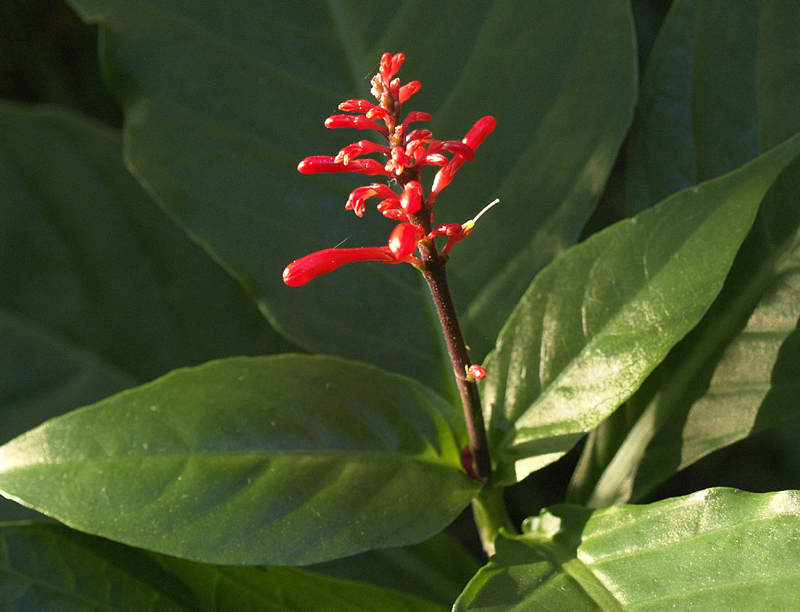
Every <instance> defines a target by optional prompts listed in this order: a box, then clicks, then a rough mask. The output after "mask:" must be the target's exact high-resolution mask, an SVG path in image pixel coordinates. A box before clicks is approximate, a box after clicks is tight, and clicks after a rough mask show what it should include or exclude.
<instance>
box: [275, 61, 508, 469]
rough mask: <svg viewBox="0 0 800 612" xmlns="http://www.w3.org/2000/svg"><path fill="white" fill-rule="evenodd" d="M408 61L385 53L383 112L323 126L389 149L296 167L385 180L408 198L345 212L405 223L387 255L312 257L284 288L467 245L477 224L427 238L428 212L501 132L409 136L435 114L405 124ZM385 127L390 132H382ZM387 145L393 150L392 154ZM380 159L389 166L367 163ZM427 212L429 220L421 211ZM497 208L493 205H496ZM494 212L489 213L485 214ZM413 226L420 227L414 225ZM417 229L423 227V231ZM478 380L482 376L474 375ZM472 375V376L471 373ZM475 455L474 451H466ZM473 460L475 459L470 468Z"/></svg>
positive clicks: (375, 86) (371, 190)
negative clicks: (426, 178)
mask: <svg viewBox="0 0 800 612" xmlns="http://www.w3.org/2000/svg"><path fill="white" fill-rule="evenodd" d="M404 61H405V55H404V54H402V53H397V54H395V55H392V54H390V53H384V54H383V56H382V57H381V61H380V69H379V71H378V74H376V75H375V76H374V77H372V79H371V80H370V84H371V92H372V94H373V96H375V99H376V100H377V104H373V103H372V102H369V101H367V100H360V99H359V100H357V99H353V100H346V101H344V102H342V103H341V104H340V105H339V109H340V110H341V111H344V112H346V113H355V114H351V115H332V116H331V117H329V118H328V119H327V120H326V121H325V125H326V126H327V127H329V128H332V129H334V128H343V127H349V128H354V129H359V130H364V129H370V130H375V131H377V132H379V133H380V134H382V135H383V136H384V137H385V138H386V139H387V140H388V143H386V144H380V145H379V144H376V143H374V142H372V141H370V140H360V141H358V142H355V143H353V144H351V145H348V146H347V147H344V148H343V149H341V150H340V151H339V153H338V154H337V155H336V157H329V156H323V155H320V156H312V157H308V158H306V159H304V160H303V161H302V162H300V164H299V165H298V170H299V171H300V172H302V173H304V174H314V173H318V172H358V173H361V174H366V175H368V176H376V175H380V176H385V177H388V178H391V179H393V180H396V181H397V183H398V184H399V185H400V186H401V188H402V190H403V191H402V194H398V193H396V192H395V191H393V190H392V189H391V188H390V187H389V186H388V185H383V184H380V183H372V184H370V185H368V186H366V187H359V188H357V189H355V190H353V192H352V193H351V194H350V197H349V198H348V200H347V203H346V205H345V208H347V209H348V210H353V211H354V212H355V213H356V214H357V215H358V216H362V215H363V214H364V211H365V209H366V204H365V203H366V200H367V199H369V198H372V197H379V198H383V199H382V200H381V202H380V203H379V204H378V206H377V208H378V212H380V213H381V214H382V215H384V216H385V217H387V218H389V219H393V220H396V221H398V222H399V225H398V226H397V227H396V228H395V230H394V231H393V232H392V235H391V237H390V239H389V243H388V245H387V246H385V247H365V248H358V249H326V250H324V251H320V252H318V253H312V254H311V255H308V256H307V257H304V258H302V259H299V260H297V261H295V262H292V263H291V264H290V265H289V266H288V267H287V268H286V271H285V272H284V280H285V282H286V283H287V284H289V285H300V284H304V283H306V282H308V281H309V280H311V279H312V278H316V277H317V276H320V275H321V274H326V273H328V272H331V271H333V270H335V269H336V268H338V267H339V266H342V265H344V264H346V263H350V262H352V261H382V262H387V263H400V262H407V263H411V264H413V265H415V266H417V267H419V268H423V267H424V266H423V264H422V262H420V261H419V260H418V259H416V258H414V257H413V255H412V253H413V252H414V250H415V249H416V248H417V246H418V245H419V243H420V241H421V240H426V239H430V240H433V239H434V238H435V237H436V236H446V237H447V239H448V240H447V244H445V246H444V248H443V249H442V250H441V254H442V255H447V254H448V253H449V251H450V249H451V248H452V247H453V245H454V244H456V243H458V242H459V241H460V240H463V239H464V238H465V237H466V236H467V235H468V234H469V233H470V231H471V230H472V227H473V225H474V224H475V221H476V220H477V219H478V217H480V215H481V214H483V212H485V210H486V209H484V211H481V213H479V214H478V216H476V217H475V219H472V220H471V221H468V222H467V223H464V224H460V225H459V224H457V223H452V224H448V225H441V226H439V227H437V228H436V229H435V230H433V231H432V232H430V233H429V235H428V236H427V237H426V236H424V230H423V229H422V227H423V226H424V227H428V224H429V223H433V214H432V211H431V210H430V209H431V207H432V206H433V203H434V201H435V200H436V196H437V194H438V193H439V192H440V191H441V190H442V189H444V188H445V187H446V186H447V185H449V184H450V182H451V181H452V180H453V177H454V176H455V174H456V172H458V170H459V168H460V167H461V165H462V164H463V163H464V162H465V161H472V159H473V157H474V150H475V149H476V148H477V147H478V146H479V145H480V144H481V143H482V142H483V140H484V139H485V138H486V136H488V135H489V134H490V133H491V132H492V130H493V129H494V127H495V125H496V121H495V119H494V118H493V117H483V118H481V119H480V120H479V121H477V122H476V123H475V125H473V126H472V129H470V130H469V132H467V135H466V136H464V138H463V139H462V140H461V142H458V141H452V140H444V141H439V140H434V137H433V134H432V133H431V131H430V130H428V129H414V130H409V129H408V128H409V125H410V124H411V123H413V122H415V121H429V120H430V119H431V118H432V117H431V115H430V114H429V113H424V112H420V111H416V112H411V113H409V114H407V115H406V116H405V118H403V117H402V116H401V115H400V108H401V106H402V104H403V103H404V102H406V101H407V100H408V99H409V98H410V97H411V96H413V95H414V94H415V93H417V92H418V91H419V90H420V89H421V85H420V83H419V82H418V81H411V82H409V83H406V84H405V85H401V83H400V79H399V78H395V75H396V74H397V72H398V71H399V70H400V67H401V66H402V65H403V62H404ZM378 122H381V123H383V124H385V125H381V123H378ZM387 145H388V146H387ZM374 153H380V154H381V155H383V156H385V159H384V160H381V161H378V160H377V159H373V158H371V157H362V156H365V155H372V154H374ZM427 165H432V166H440V169H439V171H438V172H437V173H436V176H435V178H434V181H433V188H432V190H431V192H430V195H429V196H428V199H427V201H426V202H423V188H422V185H420V183H419V178H420V174H421V172H422V170H423V168H424V167H425V166H427ZM423 206H425V207H426V210H425V211H424V214H422V213H421V212H420V211H422V210H423ZM490 206H491V205H490ZM487 208H488V207H487ZM411 219H413V221H414V223H412V222H411ZM418 224H419V225H418ZM476 372H478V373H480V372H479V371H477V370H476ZM467 374H468V375H471V373H470V371H468V372H467ZM466 452H467V453H469V449H467V450H466ZM469 469H473V468H472V466H471V459H470V468H469Z"/></svg>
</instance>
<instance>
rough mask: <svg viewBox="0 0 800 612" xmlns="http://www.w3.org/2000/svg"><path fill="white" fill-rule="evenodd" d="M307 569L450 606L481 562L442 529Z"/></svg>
mask: <svg viewBox="0 0 800 612" xmlns="http://www.w3.org/2000/svg"><path fill="white" fill-rule="evenodd" d="M306 569H309V570H311V571H314V572H318V573H321V574H324V575H326V576H330V577H332V578H343V579H347V580H358V581H360V582H369V583H370V584H375V585H378V586H382V587H386V588H393V589H397V590H400V591H403V592H405V593H411V594H415V595H419V596H421V597H425V598H427V599H429V600H431V601H436V602H438V603H441V604H443V605H446V606H447V607H448V608H449V607H451V606H452V605H453V602H454V601H455V600H456V598H457V597H458V596H459V595H460V594H461V591H463V590H464V587H465V586H466V585H467V583H468V582H469V581H470V579H471V578H472V577H473V576H474V575H475V572H477V571H478V570H479V569H480V565H479V564H478V561H477V560H476V559H475V557H474V556H473V555H472V553H471V552H470V551H469V550H467V549H466V548H465V547H464V546H463V545H461V544H460V543H459V542H458V540H456V539H455V538H453V537H452V536H451V535H449V534H448V533H447V532H446V531H443V532H442V533H438V534H436V535H435V536H434V537H433V538H431V539H430V540H427V541H425V542H421V543H420V544H415V545H413V546H404V547H402V548H383V549H381V550H370V551H367V552H364V553H361V554H359V555H354V556H352V557H346V558H344V559H336V560H334V561H328V562H327V563H321V564H319V565H311V566H308V567H306Z"/></svg>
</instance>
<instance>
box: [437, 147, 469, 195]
mask: <svg viewBox="0 0 800 612" xmlns="http://www.w3.org/2000/svg"><path fill="white" fill-rule="evenodd" d="M463 163H464V158H463V157H458V156H456V157H454V158H453V159H451V160H450V161H449V162H447V164H446V165H445V166H444V167H443V168H442V169H441V170H439V172H437V173H436V176H434V177H433V185H432V186H431V195H432V196H433V197H434V198H436V196H437V195H438V194H439V192H440V191H441V190H442V189H444V188H445V187H447V186H448V185H449V184H450V182H451V181H452V180H453V177H454V176H455V175H456V172H458V169H459V168H460V167H461V164H463Z"/></svg>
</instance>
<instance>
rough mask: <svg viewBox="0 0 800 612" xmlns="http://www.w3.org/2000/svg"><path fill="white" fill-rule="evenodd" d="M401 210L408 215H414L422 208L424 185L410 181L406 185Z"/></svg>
mask: <svg viewBox="0 0 800 612" xmlns="http://www.w3.org/2000/svg"><path fill="white" fill-rule="evenodd" d="M400 208H402V209H403V212H404V213H406V214H407V215H413V214H414V213H415V212H419V211H420V209H421V208H422V185H420V184H419V183H418V182H417V181H409V182H408V183H407V184H406V186H405V189H403V195H402V196H400Z"/></svg>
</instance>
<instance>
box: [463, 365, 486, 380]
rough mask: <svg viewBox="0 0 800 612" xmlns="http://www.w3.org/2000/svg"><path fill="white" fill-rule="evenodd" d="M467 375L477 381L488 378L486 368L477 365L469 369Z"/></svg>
mask: <svg viewBox="0 0 800 612" xmlns="http://www.w3.org/2000/svg"><path fill="white" fill-rule="evenodd" d="M467 374H469V375H470V376H471V377H472V378H474V379H475V380H483V379H484V378H486V374H487V372H486V368H484V367H483V366H479V365H478V364H477V363H473V364H472V365H471V366H469V368H467Z"/></svg>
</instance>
